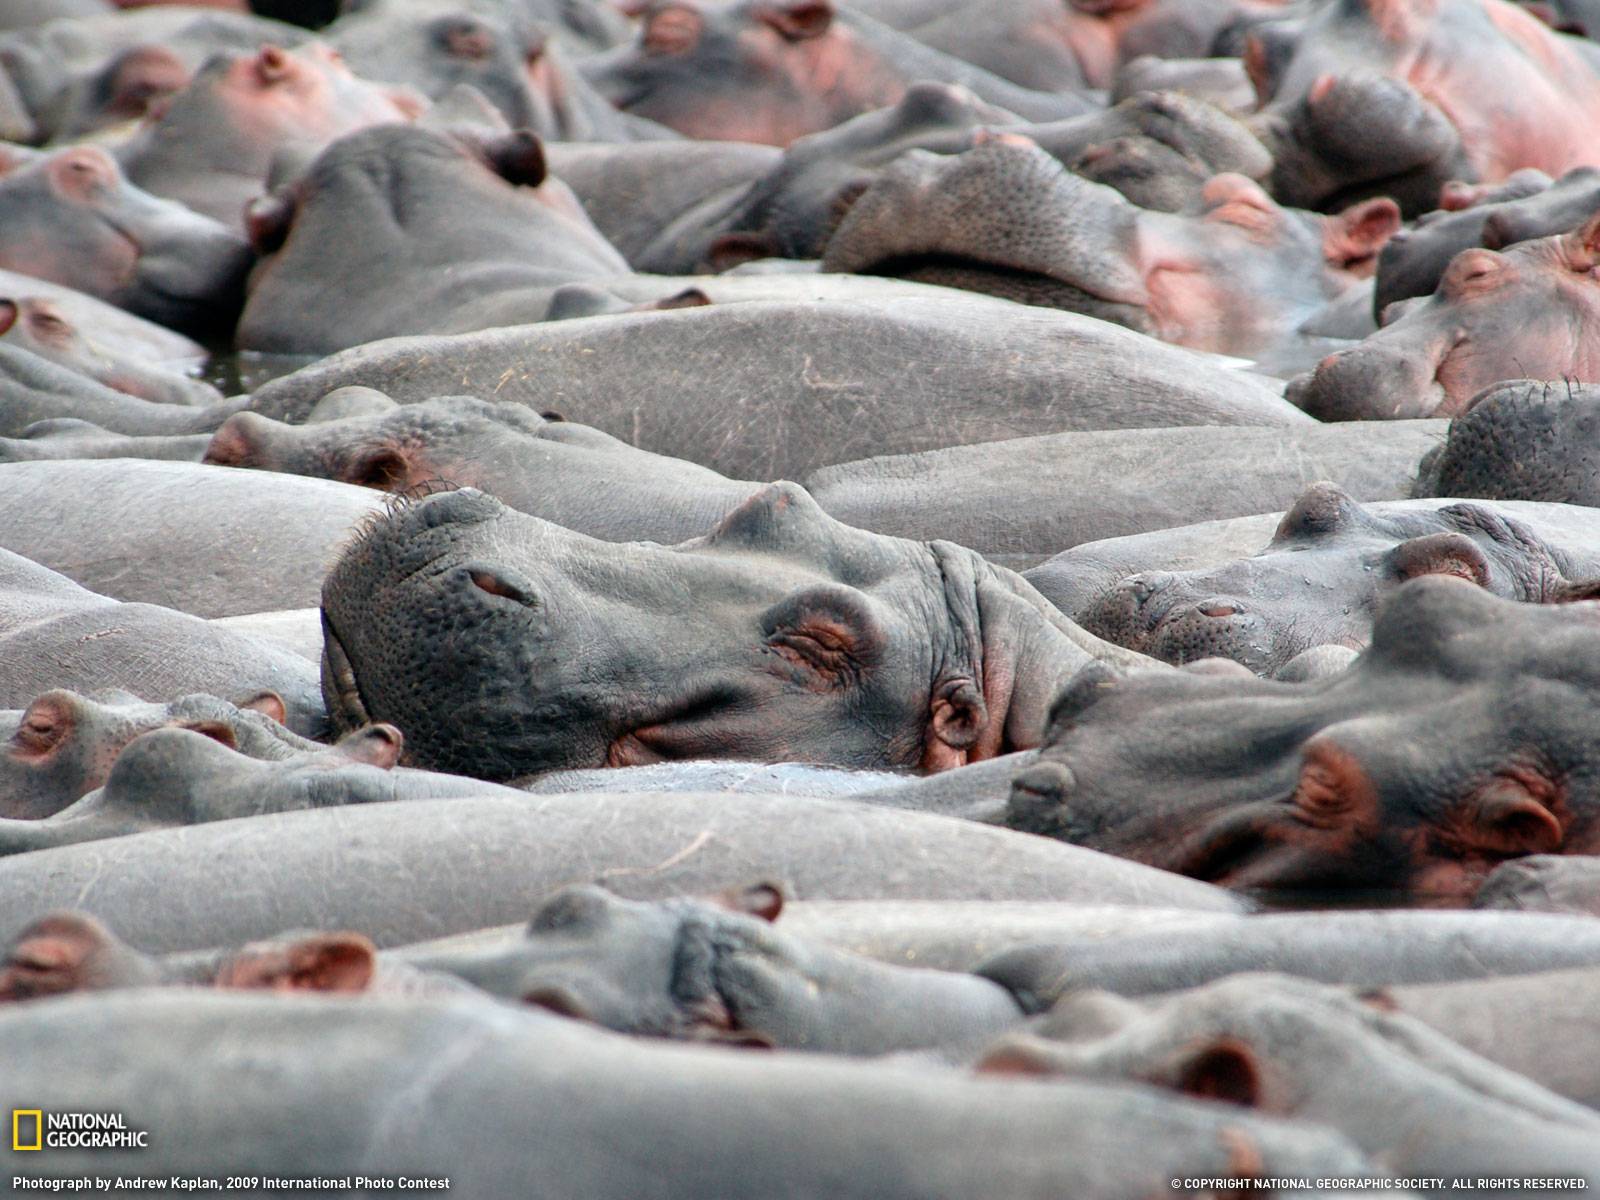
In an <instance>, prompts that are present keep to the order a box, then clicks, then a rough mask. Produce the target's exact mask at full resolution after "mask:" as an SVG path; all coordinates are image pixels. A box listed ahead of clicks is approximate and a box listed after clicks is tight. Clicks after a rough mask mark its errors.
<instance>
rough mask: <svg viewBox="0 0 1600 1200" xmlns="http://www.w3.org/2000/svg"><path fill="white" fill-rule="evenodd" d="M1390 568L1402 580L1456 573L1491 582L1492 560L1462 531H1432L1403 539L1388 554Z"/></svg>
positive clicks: (1482, 584)
mask: <svg viewBox="0 0 1600 1200" xmlns="http://www.w3.org/2000/svg"><path fill="white" fill-rule="evenodd" d="M1388 564H1389V569H1390V570H1391V571H1392V572H1393V573H1394V575H1395V577H1396V578H1397V579H1399V580H1401V581H1402V582H1403V581H1405V580H1407V579H1416V578H1418V577H1419V576H1422V575H1455V576H1458V577H1459V578H1461V579H1465V580H1467V581H1468V582H1469V583H1475V584H1477V585H1478V586H1479V587H1488V586H1489V560H1488V559H1486V558H1485V557H1484V556H1483V551H1482V550H1479V549H1478V545H1477V543H1476V542H1474V541H1473V540H1472V539H1471V538H1469V537H1467V536H1466V535H1465V534H1462V533H1430V534H1428V535H1427V536H1426V537H1415V538H1412V539H1410V540H1409V541H1405V542H1401V543H1400V544H1399V545H1398V546H1396V547H1395V548H1394V549H1393V550H1391V551H1389V554H1388Z"/></svg>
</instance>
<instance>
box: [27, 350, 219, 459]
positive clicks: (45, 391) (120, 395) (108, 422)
mask: <svg viewBox="0 0 1600 1200" xmlns="http://www.w3.org/2000/svg"><path fill="white" fill-rule="evenodd" d="M0 381H3V383H4V388H5V403H4V404H3V405H0V436H4V437H9V438H15V437H20V436H22V435H23V434H25V433H26V432H27V431H28V429H29V428H30V427H31V426H33V425H35V424H36V423H37V422H40V421H54V420H81V421H87V422H89V423H91V424H93V425H96V426H99V427H100V428H101V429H102V430H105V431H107V432H110V433H121V434H150V435H160V434H194V433H210V432H211V431H212V430H214V429H216V428H217V426H219V425H221V424H222V422H223V421H225V420H227V419H228V417H230V416H231V415H233V414H234V413H236V412H238V411H239V410H240V409H241V408H243V407H244V406H245V405H246V404H247V403H249V398H248V397H244V396H241V397H238V398H237V399H234V400H223V401H220V402H218V403H216V404H212V405H208V406H206V407H205V408H193V407H190V406H187V405H179V404H158V403H156V402H154V401H151V400H144V399H141V398H140V397H138V396H130V395H129V394H128V393H127V392H119V391H117V390H116V389H114V388H109V387H106V386H105V384H103V383H99V382H97V381H95V380H93V379H90V378H88V377H87V376H84V375H80V374H78V373H77V372H76V371H74V370H72V369H70V368H68V367H63V366H60V365H58V364H56V363H53V362H51V361H50V360H49V359H47V358H44V357H43V356H41V355H38V354H35V353H33V352H32V351H31V350H24V349H22V348H21V347H19V346H12V345H9V344H7V343H6V342H5V341H3V340H0Z"/></svg>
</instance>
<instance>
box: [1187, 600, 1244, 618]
mask: <svg viewBox="0 0 1600 1200" xmlns="http://www.w3.org/2000/svg"><path fill="white" fill-rule="evenodd" d="M1195 609H1196V611H1197V612H1199V614H1200V615H1201V616H1202V617H1231V616H1233V615H1235V614H1236V613H1237V612H1238V611H1239V606H1238V605H1236V604H1229V603H1228V602H1227V601H1225V600H1207V601H1206V602H1205V603H1203V604H1197V605H1195Z"/></svg>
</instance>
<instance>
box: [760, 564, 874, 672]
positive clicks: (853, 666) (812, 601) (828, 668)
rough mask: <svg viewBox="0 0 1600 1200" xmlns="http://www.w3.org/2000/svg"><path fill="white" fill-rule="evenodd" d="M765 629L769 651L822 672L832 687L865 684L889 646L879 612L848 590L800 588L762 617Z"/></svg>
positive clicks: (762, 628)
mask: <svg viewBox="0 0 1600 1200" xmlns="http://www.w3.org/2000/svg"><path fill="white" fill-rule="evenodd" d="M761 630H762V633H763V634H764V635H765V638H766V644H767V646H768V648H769V649H771V650H772V651H774V652H776V653H777V654H778V655H779V656H780V657H782V658H784V659H785V660H787V661H788V662H789V663H791V664H793V665H794V666H796V667H799V668H801V669H803V670H806V671H810V672H815V673H816V674H818V675H820V676H821V677H822V682H823V684H824V685H825V686H827V687H846V686H850V685H853V684H857V683H859V682H860V681H861V678H862V676H863V675H865V673H866V672H867V671H869V670H871V669H872V668H873V667H874V666H875V665H877V663H878V661H879V660H880V659H881V658H882V656H883V653H884V650H885V648H886V639H885V637H884V633H883V628H882V625H881V624H880V622H879V621H878V619H877V617H876V615H875V614H874V613H873V612H872V611H871V610H870V609H869V608H868V606H867V604H866V602H865V600H864V598H863V597H861V596H859V595H857V594H856V593H854V592H853V591H851V590H850V589H847V588H839V587H816V588H808V589H806V590H805V591H803V592H798V593H796V594H795V595H793V596H790V597H789V598H788V599H786V600H783V601H780V602H779V603H778V604H775V605H774V606H773V607H772V608H770V609H768V610H767V612H766V613H765V614H763V615H762V618H761Z"/></svg>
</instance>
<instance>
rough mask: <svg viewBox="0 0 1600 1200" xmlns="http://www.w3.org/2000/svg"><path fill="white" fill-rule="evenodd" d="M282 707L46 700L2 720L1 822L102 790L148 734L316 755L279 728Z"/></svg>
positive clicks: (208, 700) (269, 703)
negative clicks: (178, 732) (191, 735)
mask: <svg viewBox="0 0 1600 1200" xmlns="http://www.w3.org/2000/svg"><path fill="white" fill-rule="evenodd" d="M286 715H287V713H286V712H285V709H284V706H283V701H282V700H281V699H279V698H278V697H277V696H276V695H274V694H273V693H271V692H263V693H262V694H261V695H259V696H255V697H251V698H250V699H247V700H243V701H241V702H240V703H239V704H238V705H233V704H229V703H228V702H227V701H226V700H219V699H217V698H216V697H215V696H198V695H197V696H180V697H178V698H177V699H176V700H173V701H170V702H168V703H165V704H147V703H145V702H144V701H142V700H140V699H139V698H138V697H137V696H133V695H130V694H128V693H127V692H116V691H111V692H101V693H99V694H98V695H94V696H83V695H79V694H78V693H77V692H70V691H66V690H57V691H51V692H45V693H44V694H43V695H42V696H39V697H38V698H37V699H35V700H34V701H32V702H31V703H30V704H29V705H28V707H27V708H26V709H23V710H20V711H12V712H7V713H0V732H5V733H7V734H8V735H9V736H8V740H7V741H6V743H5V745H4V748H3V749H0V816H3V817H16V818H35V817H48V816H49V815H50V814H51V813H54V812H58V811H60V810H61V809H63V808H65V807H66V806H67V805H69V804H71V803H72V802H73V801H74V800H76V799H78V798H79V797H80V796H83V795H85V794H87V793H88V792H91V791H93V790H94V789H95V788H98V787H100V786H101V785H102V784H103V783H105V781H106V776H107V775H109V774H110V773H111V767H112V765H113V764H114V763H115V762H116V761H117V756H118V755H119V754H121V753H122V750H123V748H124V747H125V746H127V745H128V743H129V742H131V741H133V739H134V738H136V737H139V736H140V735H141V734H144V733H148V732H150V731H151V730H152V729H165V728H169V727H170V728H178V729H191V730H193V731H194V732H196V733H202V734H204V735H205V736H207V737H209V738H213V739H215V740H216V741H218V742H221V743H222V744H223V745H225V746H230V747H232V748H234V749H236V750H238V751H239V752H240V753H241V754H246V755H249V756H250V757H252V758H262V759H278V758H286V757H288V756H289V755H291V754H293V753H295V752H297V751H306V750H311V749H314V748H316V743H314V742H309V741H307V740H306V739H304V738H301V737H298V736H296V735H295V734H293V733H291V732H290V731H289V730H288V729H286V728H285V727H284V726H283V725H282V724H281V722H282V720H283V718H284V717H285V716H286Z"/></svg>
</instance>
